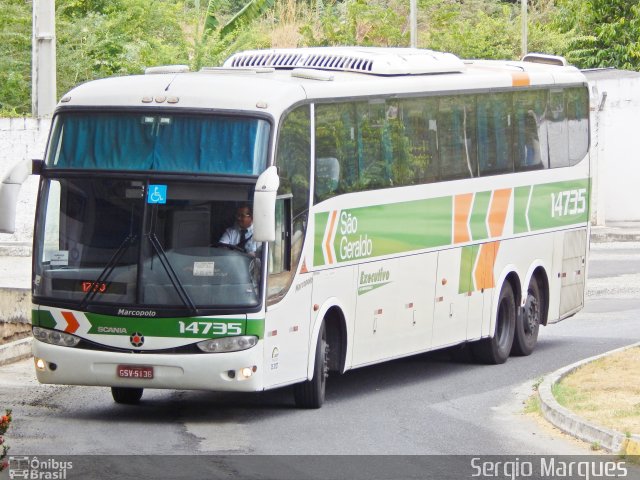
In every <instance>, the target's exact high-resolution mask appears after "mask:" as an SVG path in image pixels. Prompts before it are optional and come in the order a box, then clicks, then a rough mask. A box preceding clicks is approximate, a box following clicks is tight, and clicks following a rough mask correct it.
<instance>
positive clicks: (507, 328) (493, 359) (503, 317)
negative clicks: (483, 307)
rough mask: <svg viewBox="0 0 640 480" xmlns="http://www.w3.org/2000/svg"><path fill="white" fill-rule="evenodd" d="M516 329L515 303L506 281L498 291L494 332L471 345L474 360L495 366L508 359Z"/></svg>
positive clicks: (511, 289)
mask: <svg viewBox="0 0 640 480" xmlns="http://www.w3.org/2000/svg"><path fill="white" fill-rule="evenodd" d="M515 327H516V302H515V297H514V295H513V288H512V287H511V284H510V283H509V282H508V281H506V282H505V283H504V285H503V286H502V290H501V291H500V297H499V299H498V310H497V313H496V331H495V334H494V335H493V336H492V337H491V338H486V339H484V340H480V341H479V342H475V343H473V344H472V349H473V354H474V356H475V358H476V359H477V360H478V361H480V362H482V363H486V364H492V365H497V364H500V363H504V362H506V361H507V359H508V358H509V354H510V353H511V347H512V346H513V338H514V334H515Z"/></svg>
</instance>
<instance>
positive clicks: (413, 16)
mask: <svg viewBox="0 0 640 480" xmlns="http://www.w3.org/2000/svg"><path fill="white" fill-rule="evenodd" d="M409 24H410V28H411V47H412V48H417V47H418V0H410V12H409Z"/></svg>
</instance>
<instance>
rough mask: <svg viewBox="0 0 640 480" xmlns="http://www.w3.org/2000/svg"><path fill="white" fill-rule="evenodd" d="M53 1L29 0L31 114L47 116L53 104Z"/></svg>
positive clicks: (54, 46) (54, 24)
mask: <svg viewBox="0 0 640 480" xmlns="http://www.w3.org/2000/svg"><path fill="white" fill-rule="evenodd" d="M55 12H56V8H55V0H33V34H32V37H31V113H32V115H33V116H34V117H37V118H41V117H47V116H50V115H51V114H52V113H53V110H54V109H55V106H56V21H55V18H56V17H55Z"/></svg>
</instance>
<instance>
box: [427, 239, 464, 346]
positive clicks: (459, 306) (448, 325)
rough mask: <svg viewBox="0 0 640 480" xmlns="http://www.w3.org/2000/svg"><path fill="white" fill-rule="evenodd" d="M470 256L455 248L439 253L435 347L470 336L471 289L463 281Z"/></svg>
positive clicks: (434, 331) (435, 307)
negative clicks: (468, 323)
mask: <svg viewBox="0 0 640 480" xmlns="http://www.w3.org/2000/svg"><path fill="white" fill-rule="evenodd" d="M470 268H471V256H470V255H465V254H464V249H460V248H454V249H450V250H442V251H440V252H439V253H438V270H437V272H438V273H437V276H436V285H435V299H434V302H435V303H434V308H433V346H434V347H440V346H446V345H453V344H455V343H459V342H461V341H464V340H466V339H467V319H468V316H469V298H470V296H469V291H468V290H467V288H466V286H465V284H464V280H465V279H466V278H467V275H466V272H467V271H468V270H469V269H470Z"/></svg>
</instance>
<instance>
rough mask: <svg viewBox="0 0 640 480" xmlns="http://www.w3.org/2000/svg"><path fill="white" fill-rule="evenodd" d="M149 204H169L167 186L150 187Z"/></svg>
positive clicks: (148, 192) (148, 193)
mask: <svg viewBox="0 0 640 480" xmlns="http://www.w3.org/2000/svg"><path fill="white" fill-rule="evenodd" d="M147 203H167V186H166V185H149V190H148V191H147Z"/></svg>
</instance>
